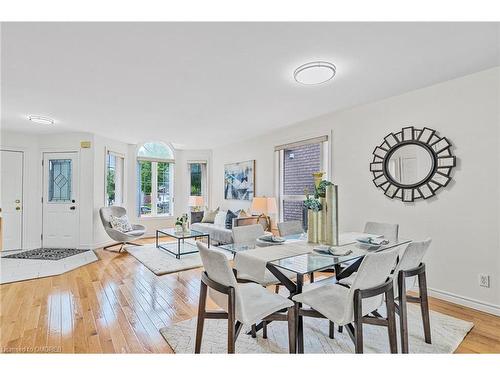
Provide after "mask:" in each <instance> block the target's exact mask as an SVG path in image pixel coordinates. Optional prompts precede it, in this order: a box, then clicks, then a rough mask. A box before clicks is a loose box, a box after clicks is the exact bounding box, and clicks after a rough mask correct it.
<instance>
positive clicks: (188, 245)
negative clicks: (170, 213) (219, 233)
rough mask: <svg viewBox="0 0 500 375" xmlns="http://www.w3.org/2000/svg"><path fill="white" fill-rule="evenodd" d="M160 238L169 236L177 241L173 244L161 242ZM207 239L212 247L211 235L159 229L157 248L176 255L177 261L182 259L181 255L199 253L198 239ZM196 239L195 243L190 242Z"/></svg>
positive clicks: (189, 230)
mask: <svg viewBox="0 0 500 375" xmlns="http://www.w3.org/2000/svg"><path fill="white" fill-rule="evenodd" d="M160 236H167V237H171V238H174V239H176V240H177V241H172V242H162V243H160V242H159V238H160ZM203 237H205V238H206V239H207V244H208V247H210V234H208V233H204V232H199V231H196V230H192V229H188V230H187V231H185V232H177V231H176V230H175V229H174V228H168V229H157V230H156V247H157V248H158V249H162V250H165V251H167V252H169V253H170V254H172V255H175V257H176V258H177V259H180V258H181V255H188V254H193V253H197V252H198V247H197V246H196V243H195V242H194V241H196V240H197V239H200V238H203ZM190 239H194V241H189V240H190Z"/></svg>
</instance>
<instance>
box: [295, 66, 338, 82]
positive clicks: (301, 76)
mask: <svg viewBox="0 0 500 375" xmlns="http://www.w3.org/2000/svg"><path fill="white" fill-rule="evenodd" d="M336 71H337V69H336V68H335V65H333V64H332V63H329V62H326V61H314V62H310V63H307V64H304V65H301V66H299V67H298V68H297V69H295V71H294V72H293V78H295V80H296V81H297V82H298V83H302V84H304V85H319V84H321V83H325V82H328V81H329V80H331V79H332V78H333V77H334V76H335V73H336Z"/></svg>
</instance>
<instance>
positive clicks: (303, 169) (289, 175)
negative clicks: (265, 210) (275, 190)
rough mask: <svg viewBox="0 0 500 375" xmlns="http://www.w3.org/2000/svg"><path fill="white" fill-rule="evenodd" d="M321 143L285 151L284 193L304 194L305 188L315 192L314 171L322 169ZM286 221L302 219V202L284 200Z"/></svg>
mask: <svg viewBox="0 0 500 375" xmlns="http://www.w3.org/2000/svg"><path fill="white" fill-rule="evenodd" d="M321 147H322V146H321V144H319V143H316V144H310V145H305V146H300V147H297V148H293V149H286V150H285V151H284V161H283V193H284V195H303V194H304V188H305V187H307V188H308V189H309V191H310V192H311V193H312V192H313V187H314V180H313V176H312V174H313V172H318V171H319V170H320V169H321ZM283 219H284V221H290V220H302V202H298V201H284V202H283Z"/></svg>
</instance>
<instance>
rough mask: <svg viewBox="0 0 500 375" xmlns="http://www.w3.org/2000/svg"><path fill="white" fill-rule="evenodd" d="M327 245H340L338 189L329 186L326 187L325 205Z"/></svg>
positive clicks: (334, 186) (335, 186)
mask: <svg viewBox="0 0 500 375" xmlns="http://www.w3.org/2000/svg"><path fill="white" fill-rule="evenodd" d="M323 212H324V213H325V228H326V230H325V232H326V233H325V243H326V244H327V245H330V246H338V245H339V218H338V187H337V185H329V186H327V187H326V198H325V205H324V206H323Z"/></svg>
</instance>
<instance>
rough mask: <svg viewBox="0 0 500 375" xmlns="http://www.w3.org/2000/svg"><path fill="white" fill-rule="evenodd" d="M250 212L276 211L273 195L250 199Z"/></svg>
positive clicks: (268, 212) (270, 212)
mask: <svg viewBox="0 0 500 375" xmlns="http://www.w3.org/2000/svg"><path fill="white" fill-rule="evenodd" d="M250 210H251V211H252V212H258V213H262V214H266V215H267V214H274V213H276V212H277V211H278V209H277V205H276V198H274V197H255V198H254V199H253V200H252V206H251V207H250Z"/></svg>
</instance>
